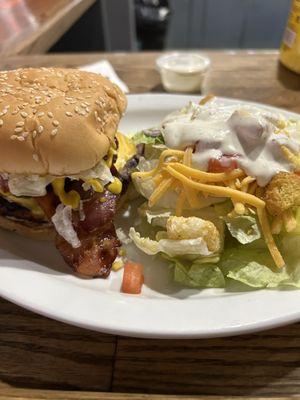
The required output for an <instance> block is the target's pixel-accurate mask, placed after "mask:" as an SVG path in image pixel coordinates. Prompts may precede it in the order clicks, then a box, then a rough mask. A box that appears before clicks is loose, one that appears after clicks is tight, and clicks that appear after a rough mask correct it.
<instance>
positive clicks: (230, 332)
mask: <svg viewBox="0 0 300 400" xmlns="http://www.w3.org/2000/svg"><path fill="white" fill-rule="evenodd" d="M127 97H128V98H129V101H130V99H134V98H140V97H145V98H150V97H165V98H166V97H173V98H174V97H177V98H178V97H180V98H182V99H186V100H187V101H188V100H195V99H201V98H203V97H204V96H203V95H196V96H195V95H192V96H189V95H185V94H165V93H141V94H128V95H127ZM217 98H218V99H219V100H220V101H222V100H225V102H226V101H230V102H231V103H232V102H235V103H243V104H252V105H256V106H259V107H263V108H265V109H269V110H273V111H277V112H281V113H283V114H285V115H286V114H289V115H291V116H295V117H297V118H299V117H300V115H299V114H297V113H295V112H293V111H289V110H285V109H282V108H278V107H274V106H270V105H267V104H262V103H258V102H255V101H250V100H249V101H248V100H243V99H237V98H229V97H219V96H217ZM0 277H1V270H0ZM81 289H83V288H81ZM86 289H88V288H86ZM256 292H258V291H256ZM259 292H263V291H262V290H260V291H259ZM276 293H278V291H276ZM102 295H103V293H102ZM106 295H107V296H109V294H106V293H105V294H104V297H105V296H106ZM112 295H113V294H112ZM0 296H1V297H3V298H4V299H6V300H8V301H10V302H12V303H14V304H16V305H18V306H21V307H23V308H25V309H27V310H29V311H32V312H34V313H37V314H39V315H42V316H45V317H47V318H51V319H54V320H57V321H61V322H63V323H67V324H71V325H74V326H78V327H81V328H86V329H90V330H94V331H99V332H103V333H108V334H114V335H121V336H131V337H139V338H152V339H153V338H163V339H168V338H169V339H181V338H182V339H183V338H185V339H187V338H213V337H224V336H234V335H239V334H249V333H254V332H258V331H261V330H265V329H271V328H276V327H280V326H284V325H286V324H290V323H295V322H298V321H300V311H295V312H294V311H293V312H291V313H287V314H285V315H283V316H280V317H277V318H276V317H274V318H272V319H269V320H265V321H257V322H254V323H250V324H243V325H241V326H240V325H233V326H228V327H221V328H216V329H213V330H209V331H208V330H205V328H201V327H199V328H198V329H195V330H193V331H185V330H181V331H178V330H177V331H176V330H173V331H167V332H166V331H165V332H164V331H161V330H160V329H159V327H158V328H156V327H155V328H154V329H153V330H152V331H149V330H145V329H143V327H142V326H140V327H139V329H138V328H135V329H130V327H127V328H120V327H118V326H117V323H116V324H114V323H107V321H106V323H105V322H103V323H102V324H100V325H99V321H98V320H97V323H95V324H93V322H91V321H86V320H84V318H80V316H79V317H78V318H77V319H76V318H75V319H74V317H73V318H72V317H71V316H68V315H65V313H64V312H55V310H52V309H51V307H49V306H48V307H47V306H46V307H45V306H42V307H39V306H38V305H37V304H36V303H33V302H31V301H30V300H28V299H27V298H26V296H25V297H24V296H23V297H22V296H20V294H19V293H18V294H14V295H13V294H11V293H10V292H7V291H5V289H3V287H2V286H1V283H0ZM123 296H126V295H123ZM131 299H133V297H132V296H131ZM127 300H128V298H127ZM127 300H126V301H125V303H127V302H128V301H127ZM140 300H141V301H142V299H140ZM147 300H156V301H164V299H159V298H158V299H147ZM188 301H195V302H199V301H201V298H200V299H193V300H191V299H189V300H188ZM131 302H132V301H129V303H131Z"/></svg>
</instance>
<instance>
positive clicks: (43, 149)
mask: <svg viewBox="0 0 300 400" xmlns="http://www.w3.org/2000/svg"><path fill="white" fill-rule="evenodd" d="M125 108H126V99H125V96H124V94H123V93H122V92H121V90H120V89H119V88H118V87H117V86H116V85H114V84H113V83H111V82H110V81H109V80H107V79H106V78H104V77H102V76H101V75H97V74H93V73H89V72H84V71H79V70H75V69H63V68H28V69H18V70H13V71H0V172H7V173H21V174H38V175H45V174H50V175H56V176H64V175H68V174H70V175H71V174H72V175H73V174H78V173H80V172H81V171H84V170H87V169H90V168H92V167H94V166H95V165H96V164H97V163H98V162H99V161H100V160H101V159H102V158H103V157H104V156H105V155H106V154H107V152H108V150H109V147H110V143H111V142H112V141H113V140H114V135H115V132H116V130H117V126H118V123H119V120H120V118H121V116H122V114H123V113H124V110H125Z"/></svg>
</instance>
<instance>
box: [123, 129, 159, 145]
mask: <svg viewBox="0 0 300 400" xmlns="http://www.w3.org/2000/svg"><path fill="white" fill-rule="evenodd" d="M131 139H132V141H133V143H134V144H140V143H143V144H164V143H165V142H164V138H163V135H162V133H161V132H160V130H159V129H157V128H152V129H146V130H143V131H140V132H138V133H136V134H135V135H134V136H132V138H131Z"/></svg>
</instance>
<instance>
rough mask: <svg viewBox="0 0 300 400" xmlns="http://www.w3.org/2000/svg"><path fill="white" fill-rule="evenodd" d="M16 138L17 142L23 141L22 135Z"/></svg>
mask: <svg viewBox="0 0 300 400" xmlns="http://www.w3.org/2000/svg"><path fill="white" fill-rule="evenodd" d="M17 139H18V140H19V142H24V140H25V138H24V137H23V136H17Z"/></svg>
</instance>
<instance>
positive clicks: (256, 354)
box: [0, 52, 300, 400]
mask: <svg viewBox="0 0 300 400" xmlns="http://www.w3.org/2000/svg"><path fill="white" fill-rule="evenodd" d="M208 54H209V55H210V57H211V59H212V70H211V72H210V74H209V77H208V79H207V81H206V84H205V86H204V90H203V92H204V93H210V92H213V93H215V94H217V95H222V96H228V97H236V98H243V99H247V100H253V101H260V102H263V103H266V104H270V105H276V106H280V107H284V108H286V109H289V110H293V111H298V112H300V77H299V76H298V75H295V74H293V73H291V72H289V71H287V70H286V69H284V68H283V67H281V66H280V65H279V64H278V62H277V60H278V54H277V53H276V52H256V53H253V52H252V53H249V52H238V53H233V52H231V53H228V52H208ZM156 56H157V54H155V53H146V54H130V55H128V54H105V55H103V54H86V55H70V56H66V55H58V56H55V55H53V56H52V55H44V56H31V57H30V58H29V57H25V56H20V57H12V58H7V59H2V60H1V66H0V67H1V68H2V69H8V68H15V67H18V66H24V65H42V66H46V65H66V66H72V67H73V66H78V65H83V64H87V63H89V62H94V61H97V60H100V59H103V58H106V59H109V61H111V63H112V64H113V66H114V67H115V69H116V71H117V73H118V74H119V75H120V77H121V78H122V79H123V80H124V81H125V82H126V83H127V84H128V86H129V88H130V90H131V92H145V91H155V92H157V91H162V87H161V84H160V78H159V74H158V73H157V72H156V71H155V58H156ZM21 389H22V390H21ZM24 389H26V390H25V391H24ZM30 389H35V390H34V391H31V390H30ZM49 389H52V390H59V392H58V393H57V392H46V390H49ZM28 390H29V391H28ZM62 390H67V391H68V392H62ZM77 390H79V391H84V392H76V391H77ZM73 391H74V392H73ZM89 391H93V392H94V391H102V392H115V393H118V394H107V393H103V394H99V393H87V392H89ZM122 392H123V393H124V392H125V393H144V394H145V393H149V394H154V393H158V394H162V396H160V397H153V396H142V395H137V396H135V397H131V396H130V395H124V394H120V393H122ZM164 394H172V395H173V396H172V397H170V399H172V400H173V399H175V398H177V397H174V396H175V395H189V396H194V395H197V396H210V395H214V396H244V397H247V398H249V397H251V396H273V397H276V396H296V395H300V324H295V325H290V326H287V327H283V328H280V329H274V330H270V331H267V332H262V333H256V334H252V335H245V336H239V337H232V338H223V339H220V338H219V339H206V340H147V339H132V338H125V337H114V336H110V335H103V334H100V333H94V332H89V331H86V330H83V329H80V328H76V327H72V326H67V325H66V324H63V323H59V322H55V321H51V320H49V319H47V318H44V317H40V316H37V315H34V314H32V313H31V312H28V311H25V310H23V309H21V308H20V307H17V306H15V305H12V304H10V303H8V302H7V301H4V300H1V301H0V398H1V396H2V398H3V399H4V398H5V399H6V398H8V399H23V398H24V399H29V398H30V399H54V398H58V399H60V398H61V399H73V398H74V399H93V400H94V399H102V398H107V399H118V400H119V399H128V398H135V399H139V398H141V399H144V400H145V399H147V400H150V399H151V400H152V399H157V398H163V399H165V398H166V399H168V398H167V397H166V396H165V395H164ZM22 396H23V397H22ZM55 396H56V397H55ZM192 398H194V397H186V399H192ZM199 398H200V399H206V397H199ZM226 398H229V397H226Z"/></svg>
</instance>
